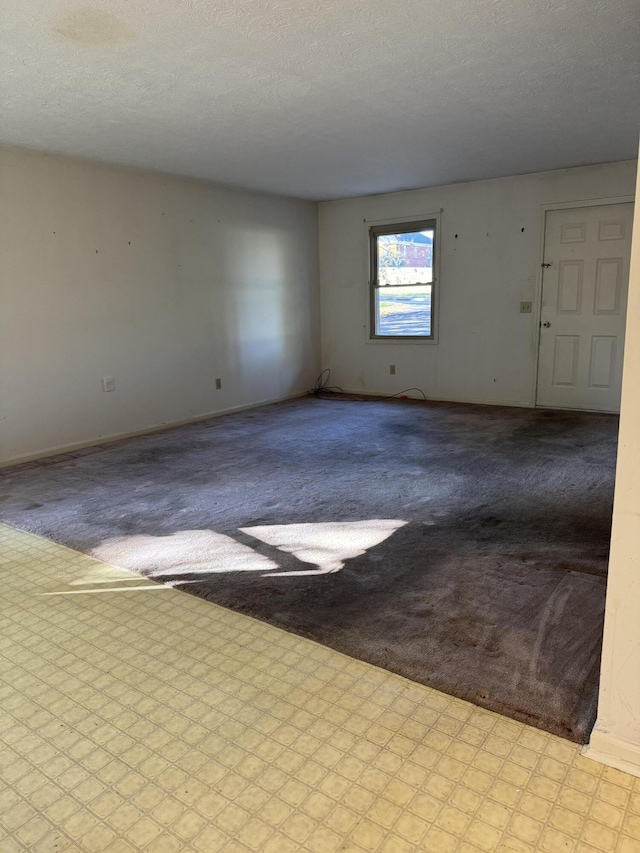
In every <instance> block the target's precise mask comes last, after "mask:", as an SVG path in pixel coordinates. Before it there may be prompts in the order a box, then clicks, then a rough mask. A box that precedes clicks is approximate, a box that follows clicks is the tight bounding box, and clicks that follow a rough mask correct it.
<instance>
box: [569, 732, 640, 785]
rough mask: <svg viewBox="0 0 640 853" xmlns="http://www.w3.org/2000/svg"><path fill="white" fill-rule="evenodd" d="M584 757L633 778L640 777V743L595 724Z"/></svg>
mask: <svg viewBox="0 0 640 853" xmlns="http://www.w3.org/2000/svg"><path fill="white" fill-rule="evenodd" d="M582 755H584V756H586V758H591V759H593V761H599V762H600V763H601V764H606V765H607V766H608V767H615V769H616V770H624V772H625V773H630V774H631V775H632V776H640V743H634V742H633V741H629V740H625V739H624V738H621V737H617V736H616V735H612V734H611V733H610V732H607V731H605V730H603V729H600V728H598V724H597V723H596V724H595V727H594V729H593V731H592V732H591V738H590V739H589V743H588V744H587V745H586V746H584V747H583V748H582Z"/></svg>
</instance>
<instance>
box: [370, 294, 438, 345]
mask: <svg viewBox="0 0 640 853" xmlns="http://www.w3.org/2000/svg"><path fill="white" fill-rule="evenodd" d="M376 334H377V335H426V336H429V335H431V285H430V284H425V285H418V286H414V287H379V288H376Z"/></svg>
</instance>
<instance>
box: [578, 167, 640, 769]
mask: <svg viewBox="0 0 640 853" xmlns="http://www.w3.org/2000/svg"><path fill="white" fill-rule="evenodd" d="M638 192H639V193H640V174H639V175H638ZM624 357H625V361H624V373H623V377H622V404H621V409H620V439H619V445H618V467H617V471H616V491H615V500H614V508H613V530H612V537H611V556H610V559H609V579H608V581H607V604H606V611H605V622H604V641H603V649H602V668H601V674H600V698H599V703H598V721H597V723H596V727H595V729H594V732H593V734H592V736H591V741H590V745H589V747H588V748H587V750H586V754H587V755H588V756H589V757H591V758H595V759H596V760H598V761H603V762H605V763H606V764H610V765H612V766H614V767H618V768H619V769H621V770H627V771H629V772H631V773H635V774H636V775H637V776H640V454H639V453H638V441H639V437H640V216H639V215H638V214H637V211H636V216H635V220H634V228H633V243H632V247H631V272H630V278H629V304H628V308H627V332H626V342H625V355H624Z"/></svg>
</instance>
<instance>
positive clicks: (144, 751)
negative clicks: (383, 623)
mask: <svg viewBox="0 0 640 853" xmlns="http://www.w3.org/2000/svg"><path fill="white" fill-rule="evenodd" d="M0 565H1V568H2V583H3V587H2V592H3V594H2V597H1V599H0V600H1V604H0V608H1V613H0V617H1V619H0V679H1V680H0V851H2V853H14V851H31V853H45V851H46V853H63V851H64V853H71V851H75V853H78V851H82V853H100V852H101V851H105V853H131V851H148V853H178V851H197V853H217V851H221V852H222V851H224V853H293V851H304V853H337V851H342V853H344V852H345V851H348V853H365V851H368V853H373V851H376V853H413V851H423V850H424V851H433V853H449V851H461V853H462V851H465V853H471V852H472V851H475V853H477V851H521V853H527V851H534V850H544V851H549V853H557V851H582V853H586V851H614V853H638V852H639V851H640V779H636V778H634V777H632V776H628V775H626V774H624V773H621V772H619V771H616V770H612V769H610V768H605V767H603V766H602V765H600V764H597V763H595V762H593V761H590V760H589V759H587V758H585V757H583V756H581V755H580V753H579V747H578V746H576V745H574V744H571V743H569V742H567V741H563V740H561V739H559V738H557V737H554V736H553V735H549V734H546V733H544V732H539V731H537V730H534V729H531V728H528V727H527V726H524V725H522V724H519V723H516V722H514V721H512V720H508V719H506V718H503V717H500V716H498V715H496V714H493V713H490V712H488V711H484V710H481V709H479V708H476V707H474V706H473V705H469V704H467V703H465V702H462V701H460V700H458V699H453V698H451V697H449V696H445V695H443V694H441V693H437V692H435V691H433V690H430V689H429V688H427V687H423V686H421V685H418V684H413V683H411V682H409V681H406V680H405V679H403V678H401V677H399V676H396V675H393V674H390V673H387V672H384V671H382V670H379V669H376V668H375V667H372V666H370V665H368V664H365V663H361V662H359V661H354V660H351V659H350V658H347V657H345V656H344V655H341V654H338V653H337V652H334V651H331V650H330V649H326V648H323V647H321V646H319V645H317V644H315V643H313V642H310V641H308V640H304V639H301V638H300V637H296V636H293V635H290V634H286V633H284V632H283V631H280V630H278V629H277V628H273V627H271V626H269V625H266V624H263V623H261V622H257V621H255V620H253V619H251V618H249V617H247V616H243V615H240V614H238V613H233V612H231V611H228V610H224V609H222V608H220V607H218V606H216V605H214V604H211V603H209V602H206V601H203V600H201V599H198V598H195V597H192V596H190V595H187V594H185V593H180V592H177V591H175V590H172V589H170V588H169V587H165V586H160V585H155V584H153V583H150V582H147V581H144V580H142V579H141V578H140V577H139V576H137V575H131V574H129V573H127V572H124V571H122V570H120V569H115V568H113V567H110V566H107V565H105V564H103V563H99V562H97V561H95V560H92V559H91V558H89V557H86V556H84V555H82V554H78V553H76V552H74V551H69V550H67V549H65V548H62V547H60V546H58V545H55V544H53V543H51V542H48V541H46V540H43V539H40V538H38V537H35V536H32V535H29V534H25V533H22V532H19V531H15V530H12V529H11V528H8V527H3V526H0Z"/></svg>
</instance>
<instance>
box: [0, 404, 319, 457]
mask: <svg viewBox="0 0 640 853" xmlns="http://www.w3.org/2000/svg"><path fill="white" fill-rule="evenodd" d="M308 393H309V392H308V391H300V392H298V393H297V394H287V395H286V396H284V397H273V398H272V399H270V400H259V401H258V402H257V403H245V404H243V405H241V406H231V407H230V408H228V409H219V410H217V411H215V412H206V413H204V414H201V415H195V416H194V417H191V418H185V419H184V420H179V421H167V422H165V423H161V424H154V425H153V426H148V427H142V428H141V429H133V430H128V431H127V432H118V433H112V434H110V435H100V436H97V437H96V438H90V439H87V440H86V441H78V442H75V443H73V444H61V445H58V446H57V447H50V448H47V449H46V450H37V451H35V452H34V453H26V454H24V455H22V456H14V457H11V458H10V459H2V460H0V468H13V467H14V466H15V465H24V464H25V463H27V462H37V461H38V460H39V459H47V458H48V457H50V456H62V455H63V454H65V453H73V452H74V451H75V450H84V448H86V447H99V446H100V445H101V444H112V443H114V442H118V441H124V440H125V439H127V438H136V437H137V436H141V435H153V433H156V432H163V431H164V430H168V429H176V428H178V427H182V426H188V425H189V424H196V423H199V422H200V421H207V420H209V419H210V418H217V417H220V416H221V415H230V414H232V413H233V412H243V411H246V410H247V409H257V408H259V407H260V406H269V405H271V404H272V403H284V402H285V401H286V400H296V399H298V398H299V397H306V396H307V394H308Z"/></svg>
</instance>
